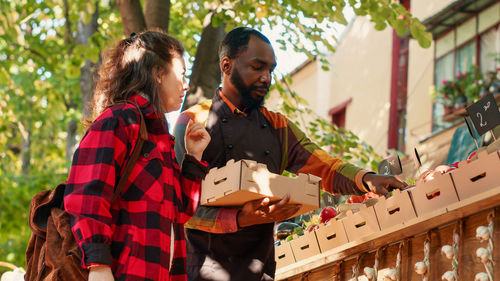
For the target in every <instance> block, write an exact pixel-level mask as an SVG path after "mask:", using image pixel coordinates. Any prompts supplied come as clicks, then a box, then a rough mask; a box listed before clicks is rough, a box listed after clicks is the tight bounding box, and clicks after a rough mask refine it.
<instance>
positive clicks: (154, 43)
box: [91, 31, 184, 118]
mask: <svg viewBox="0 0 500 281" xmlns="http://www.w3.org/2000/svg"><path fill="white" fill-rule="evenodd" d="M183 53H184V48H183V47H182V44H181V43H180V42H179V41H178V40H177V39H175V38H174V37H172V36H169V35H167V34H165V33H163V32H161V31H144V32H142V33H139V34H132V35H131V36H130V38H127V39H123V40H121V41H120V42H118V44H117V45H116V46H115V47H114V48H112V49H111V50H109V51H108V52H107V53H106V55H105V56H104V59H103V63H102V64H101V66H100V68H99V76H98V78H97V81H96V88H95V91H94V100H93V103H92V105H91V107H92V111H93V118H95V117H97V116H98V115H99V114H101V113H102V112H103V111H104V110H105V109H106V108H107V107H109V106H112V105H114V104H116V103H117V102H120V101H124V100H127V99H128V98H129V97H130V96H132V95H134V94H138V93H142V94H144V95H146V96H147V97H148V98H149V100H150V101H151V103H152V104H153V106H154V108H155V111H156V112H157V113H164V112H163V109H162V107H161V105H160V97H159V95H158V93H159V91H158V90H159V85H158V81H157V79H156V77H157V76H156V75H157V72H158V71H160V72H161V71H166V70H165V66H166V65H167V63H171V62H172V59H173V57H174V56H180V57H182V55H183Z"/></svg>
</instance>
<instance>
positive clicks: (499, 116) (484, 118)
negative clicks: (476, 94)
mask: <svg viewBox="0 0 500 281" xmlns="http://www.w3.org/2000/svg"><path fill="white" fill-rule="evenodd" d="M466 110H467V113H468V114H469V117H470V119H471V120H472V123H473V124H474V127H475V128H476V131H477V132H478V134H479V135H480V136H482V135H484V133H486V132H487V131H490V130H493V129H494V128H495V127H496V126H498V125H500V111H498V106H497V103H496V101H495V98H494V97H493V94H492V93H489V94H487V95H486V96H485V97H484V98H482V99H481V100H479V101H478V102H476V103H474V104H473V105H471V106H469V107H467V108H466Z"/></svg>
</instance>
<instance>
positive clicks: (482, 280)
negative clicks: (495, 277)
mask: <svg viewBox="0 0 500 281" xmlns="http://www.w3.org/2000/svg"><path fill="white" fill-rule="evenodd" d="M489 280H490V278H489V277H488V274H486V273H484V272H479V273H478V274H476V277H474V281H489Z"/></svg>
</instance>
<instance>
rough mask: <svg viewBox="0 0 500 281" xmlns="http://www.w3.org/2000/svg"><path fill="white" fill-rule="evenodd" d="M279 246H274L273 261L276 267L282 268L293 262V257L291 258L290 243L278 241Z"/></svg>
mask: <svg viewBox="0 0 500 281" xmlns="http://www.w3.org/2000/svg"><path fill="white" fill-rule="evenodd" d="M279 242H280V244H279V245H276V244H275V245H274V260H275V261H276V267H277V268H280V267H284V266H287V265H290V264H292V263H294V262H295V257H294V256H293V251H292V246H290V243H288V242H285V241H284V240H282V241H279Z"/></svg>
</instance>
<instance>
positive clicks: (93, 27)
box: [76, 2, 99, 120]
mask: <svg viewBox="0 0 500 281" xmlns="http://www.w3.org/2000/svg"><path fill="white" fill-rule="evenodd" d="M98 18H99V10H98V4H97V2H96V7H95V12H94V14H93V15H92V19H91V20H90V22H89V23H88V24H83V22H82V21H81V20H80V21H78V35H77V37H76V43H78V44H81V45H88V41H89V38H90V37H91V36H92V35H93V34H94V33H96V32H97V28H98V24H97V19H98ZM97 66H98V63H94V62H92V61H90V60H88V59H87V60H85V64H84V65H83V67H82V68H81V69H80V90H81V93H82V119H83V120H88V119H89V118H91V117H92V116H91V114H92V112H91V110H90V107H89V104H90V102H91V101H92V96H93V92H94V86H95V85H94V84H95V80H94V78H95V75H96V73H97Z"/></svg>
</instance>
